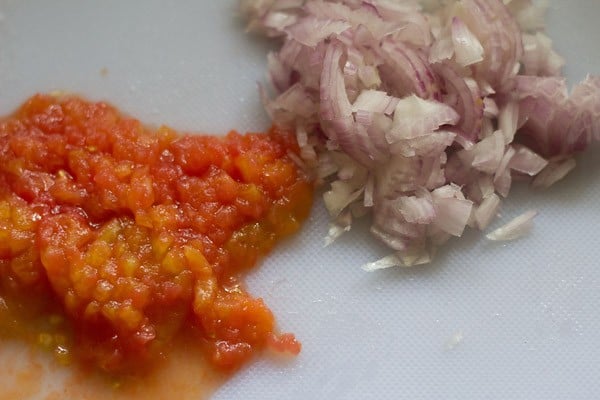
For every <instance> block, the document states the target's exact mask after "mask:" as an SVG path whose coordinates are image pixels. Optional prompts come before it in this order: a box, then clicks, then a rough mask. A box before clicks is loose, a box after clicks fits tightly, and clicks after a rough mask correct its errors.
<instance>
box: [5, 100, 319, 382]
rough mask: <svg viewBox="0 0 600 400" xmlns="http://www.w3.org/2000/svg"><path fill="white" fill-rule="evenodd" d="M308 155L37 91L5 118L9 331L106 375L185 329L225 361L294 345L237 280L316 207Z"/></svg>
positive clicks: (280, 139) (275, 138) (163, 347)
mask: <svg viewBox="0 0 600 400" xmlns="http://www.w3.org/2000/svg"><path fill="white" fill-rule="evenodd" d="M297 151H298V149H297V144H296V143H295V138H294V136H293V135H291V134H290V133H288V132H284V131H282V130H280V129H277V128H272V129H271V130H270V131H269V132H268V133H265V134H246V135H240V134H238V133H236V132H230V133H229V134H228V135H226V136H224V137H215V136H199V135H180V134H178V133H176V132H175V131H174V130H172V129H170V128H168V127H160V128H158V129H155V130H153V129H149V128H147V127H145V126H143V125H142V124H141V123H140V122H139V121H137V120H135V119H132V118H127V117H124V116H122V115H121V114H120V113H119V112H118V111H117V110H116V109H115V108H113V107H111V106H110V105H107V104H106V103H102V102H100V103H92V102H88V101H85V100H83V99H80V98H77V97H56V96H46V95H36V96H34V97H32V98H31V99H29V100H28V101H27V102H26V103H25V104H24V105H23V106H22V107H21V108H20V109H19V110H18V111H17V112H16V113H14V114H13V115H11V116H10V117H8V118H5V119H4V120H2V122H1V123H0V295H1V297H0V333H4V334H7V335H13V336H19V337H21V338H25V339H26V340H29V341H33V342H36V343H38V344H39V345H41V346H42V347H45V348H48V349H50V350H52V351H54V353H55V354H56V356H57V358H58V359H59V360H61V361H64V362H65V363H68V362H70V361H71V360H77V361H79V362H83V363H85V364H91V365H94V366H96V367H99V368H100V369H102V370H105V371H108V372H120V371H130V370H134V369H139V368H141V367H143V366H147V365H151V364H152V362H151V361H152V360H155V359H156V358H160V357H162V356H163V355H164V354H165V353H166V352H167V350H168V348H169V346H170V345H171V344H172V342H173V340H176V338H177V336H178V335H179V334H181V332H182V331H185V332H186V335H188V336H190V335H191V336H192V337H194V340H195V342H196V343H197V344H198V346H201V347H202V349H203V352H204V353H205V354H206V355H207V357H208V359H209V360H210V362H211V363H212V365H214V366H215V367H216V368H217V369H219V370H224V371H231V370H235V369H236V368H238V367H239V366H241V365H242V364H243V363H244V362H245V361H247V360H248V359H249V358H250V357H251V356H252V355H253V354H254V353H256V352H257V351H260V350H261V349H264V348H266V347H271V348H273V349H277V350H279V351H282V350H283V351H289V352H291V353H298V352H299V350H300V345H299V343H298V342H297V341H296V340H295V339H294V338H293V336H292V335H289V334H284V335H281V334H277V333H276V332H275V323H274V318H273V315H272V313H271V312H270V310H269V309H268V308H267V306H266V305H265V304H264V302H263V301H262V300H261V299H259V298H254V297H252V296H250V295H249V294H248V293H247V292H246V291H245V290H244V288H243V285H241V278H240V276H241V275H242V273H243V272H244V271H245V270H247V269H248V268H249V267H251V266H253V265H254V264H255V263H256V261H257V260H258V259H259V258H260V257H261V256H263V255H264V254H266V253H267V252H268V251H269V250H271V249H272V247H273V245H274V244H275V242H276V241H277V240H279V239H280V238H282V237H285V236H287V235H290V234H292V233H294V232H296V231H297V230H298V229H299V227H300V224H301V223H302V221H303V220H305V219H306V217H307V216H308V213H309V211H310V207H311V203H312V190H313V187H312V184H311V182H310V180H309V179H308V178H307V176H306V175H305V174H304V173H303V172H302V170H301V169H300V168H298V166H297V165H296V164H295V163H294V161H293V157H290V154H292V153H296V152H297Z"/></svg>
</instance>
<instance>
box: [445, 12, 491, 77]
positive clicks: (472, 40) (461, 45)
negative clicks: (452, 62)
mask: <svg viewBox="0 0 600 400" xmlns="http://www.w3.org/2000/svg"><path fill="white" fill-rule="evenodd" d="M451 25H452V43H453V44H454V56H455V57H456V62H457V63H459V64H460V65H462V66H463V67H466V66H468V65H471V64H475V63H478V62H480V61H483V47H482V46H481V43H479V40H477V37H476V36H475V35H474V34H473V32H471V31H470V30H469V28H468V27H467V26H466V25H465V23H464V22H463V21H462V20H461V19H460V18H458V17H454V18H452V23H451Z"/></svg>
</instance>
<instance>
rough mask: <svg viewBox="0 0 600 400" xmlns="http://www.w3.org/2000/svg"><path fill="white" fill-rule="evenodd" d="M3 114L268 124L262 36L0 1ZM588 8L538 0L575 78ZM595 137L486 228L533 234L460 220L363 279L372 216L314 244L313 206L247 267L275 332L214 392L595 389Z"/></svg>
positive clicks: (599, 159) (86, 7)
mask: <svg viewBox="0 0 600 400" xmlns="http://www.w3.org/2000/svg"><path fill="white" fill-rule="evenodd" d="M0 12H1V13H2V20H1V21H0V112H1V113H3V114H5V113H8V112H11V111H12V110H13V109H14V108H15V107H16V106H17V105H18V104H20V103H21V102H22V101H23V100H24V99H26V98H27V97H28V96H30V95H31V94H33V93H34V92H36V91H40V92H47V91H51V90H58V89H60V90H66V91H70V92H75V93H78V94H81V95H83V96H85V97H87V98H90V99H103V100H107V101H109V102H111V103H113V104H115V105H116V106H118V107H120V108H121V109H122V110H124V111H126V112H129V113H130V114H132V115H134V116H136V117H137V118H139V119H141V120H142V121H146V122H149V123H154V124H160V123H165V124H168V125H171V126H173V127H175V128H177V129H182V130H189V131H198V132H202V131H204V132H210V133H218V132H223V133H225V132H227V131H228V130H229V129H231V128H236V129H238V130H240V131H248V130H261V129H264V128H266V127H267V126H268V120H267V118H266V116H265V114H264V113H263V111H262V108H261V105H260V101H259V97H258V93H257V89H256V82H257V81H264V76H265V72H266V68H265V64H266V53H267V51H268V50H269V48H270V46H271V45H272V44H269V43H268V42H265V41H263V40H261V39H259V38H257V37H253V36H249V35H245V34H244V26H243V22H242V21H241V19H240V18H237V17H236V1H235V0H227V1H224V0H221V1H209V0H193V1H192V0H181V1H177V2H172V3H166V2H161V1H158V0H146V1H144V2H143V3H142V2H134V1H129V2H124V1H116V0H108V1H102V2H92V1H75V0H72V1H66V0H55V1H51V2H47V1H33V0H28V1H17V0H10V1H7V0H3V1H1V2H0ZM598 16H600V2H598V1H597V0H550V14H549V17H548V20H547V21H548V32H549V35H550V37H551V38H552V39H553V40H554V42H555V47H556V48H557V49H558V51H559V52H560V53H561V54H562V55H563V56H564V57H565V58H566V60H567V67H566V70H565V71H566V74H567V76H568V78H569V82H570V83H571V84H572V83H574V82H576V81H578V80H580V79H582V78H583V77H584V76H585V74H586V73H588V72H589V73H595V74H599V73H600V51H599V49H600V45H599V44H598V38H599V37H600V25H599V24H598V21H597V19H598ZM599 152H600V146H598V145H596V146H594V147H593V148H591V149H589V151H588V152H587V153H586V154H584V155H583V156H582V157H580V158H579V159H578V166H577V168H576V170H575V171H574V172H573V173H572V174H571V175H569V176H568V177H567V179H565V180H564V181H563V182H561V183H559V184H557V185H555V186H554V187H552V188H551V189H550V190H547V191H543V192H539V191H532V190H530V189H529V188H527V187H525V186H524V185H516V186H515V187H514V188H513V190H512V193H511V195H510V196H509V198H508V200H507V201H506V202H504V205H503V208H502V218H501V219H499V220H496V221H495V222H494V224H493V225H492V226H491V229H493V228H495V227H498V226H500V225H502V224H503V223H505V222H507V221H509V220H510V219H511V218H512V217H513V216H515V215H517V214H520V213H522V212H524V211H527V210H529V209H537V210H539V215H538V216H537V217H536V219H535V222H534V224H535V227H534V229H533V231H532V233H531V234H530V235H529V236H527V237H525V238H523V239H521V240H518V241H515V242H510V243H506V244H498V243H490V242H488V241H486V239H485V238H484V236H483V235H482V234H481V233H479V232H476V231H472V230H469V231H467V232H466V233H465V235H464V236H463V237H462V238H460V239H454V240H452V241H451V242H450V243H449V244H448V245H447V246H446V247H445V248H444V249H442V251H441V252H440V254H439V256H438V257H437V259H436V260H435V262H434V263H433V264H431V265H429V266H426V267H420V268H415V269H410V270H402V269H395V270H388V271H382V272H378V273H366V272H364V271H362V270H361V269H360V268H359V267H360V265H361V264H363V263H365V262H368V261H372V260H375V259H377V258H379V257H381V256H384V255H386V254H387V251H386V250H385V248H383V247H382V246H381V245H379V244H378V243H376V242H375V241H374V240H373V239H371V238H370V236H369V235H368V234H367V225H366V224H364V223H363V224H358V225H356V226H355V227H354V228H353V231H352V232H350V233H349V234H347V235H346V236H344V237H343V238H342V239H340V240H339V241H338V242H336V243H334V244H333V245H332V246H330V247H327V248H323V246H322V243H323V237H324V235H325V234H326V231H327V216H326V213H325V211H324V208H323V206H322V204H321V202H320V199H317V201H316V204H315V206H314V210H313V213H312V216H311V217H310V220H309V221H308V223H307V224H306V226H305V227H304V229H303V230H302V232H301V233H300V234H299V235H297V236H296V237H294V238H293V239H292V240H289V241H287V242H286V243H283V244H282V245H280V246H279V247H278V248H277V249H276V251H275V252H274V253H273V254H272V255H271V256H270V257H268V258H267V259H265V260H264V262H263V263H262V265H261V267H260V268H259V269H258V270H257V271H256V272H254V273H253V274H252V275H251V276H250V277H249V286H250V289H251V291H252V292H253V293H254V294H256V295H258V296H263V297H264V299H265V301H266V302H267V303H268V304H269V306H270V307H271V308H272V310H273V311H274V313H275V314H276V316H277V318H278V321H279V326H280V327H281V329H282V330H284V331H291V332H294V333H295V334H296V335H297V337H298V338H299V339H300V340H301V341H302V342H303V351H302V353H301V355H300V356H299V357H298V358H297V359H294V360H291V361H288V362H284V363H281V362H275V361H273V360H267V359H261V360H258V361H257V362H255V363H253V364H252V365H250V366H249V367H248V368H246V369H244V370H243V371H241V372H240V373H239V374H237V375H236V376H234V377H233V378H232V379H231V380H230V381H229V382H228V383H226V384H225V385H224V386H223V387H221V388H220V389H219V390H218V392H217V393H216V394H215V395H214V400H226V399H241V398H243V399H245V400H252V399H261V400H263V399H281V398H285V399H405V398H406V399H421V398H423V399H440V398H444V399H470V398H486V399H507V398H510V399H519V398H522V399H542V398H544V399H559V398H570V399H589V398H595V397H597V396H599V395H600V379H598V373H599V372H600V346H598V342H599V340H600V268H599V264H600V263H599V262H598V259H599V258H600V238H599V233H600V228H599V225H600V203H599V200H598V199H599V198H600V156H599V154H600V153H599Z"/></svg>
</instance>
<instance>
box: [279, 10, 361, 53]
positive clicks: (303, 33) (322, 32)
mask: <svg viewBox="0 0 600 400" xmlns="http://www.w3.org/2000/svg"><path fill="white" fill-rule="evenodd" d="M351 26H352V25H351V24H349V23H348V22H344V21H332V20H322V19H319V18H317V17H314V16H312V15H311V16H308V17H306V18H303V19H302V20H300V21H298V22H297V23H295V24H293V25H291V26H289V27H287V28H286V32H287V33H288V35H289V36H290V37H291V38H292V39H294V40H296V41H298V42H300V43H302V44H303V45H305V46H309V47H315V46H316V45H317V44H318V43H319V42H321V41H323V40H325V39H327V38H329V37H330V36H331V35H333V34H340V33H342V32H344V31H345V30H346V29H348V28H350V27H351Z"/></svg>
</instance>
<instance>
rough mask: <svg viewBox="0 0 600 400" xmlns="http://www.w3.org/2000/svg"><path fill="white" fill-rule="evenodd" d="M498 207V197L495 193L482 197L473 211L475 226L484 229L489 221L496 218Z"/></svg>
mask: <svg viewBox="0 0 600 400" xmlns="http://www.w3.org/2000/svg"><path fill="white" fill-rule="evenodd" d="M498 208H500V197H498V195H496V194H495V193H492V194H490V195H489V196H487V197H486V198H485V199H483V201H482V202H481V204H480V205H479V207H477V209H476V210H475V212H474V218H475V222H476V223H477V228H478V229H479V230H484V229H486V228H487V227H488V225H489V224H490V222H492V220H493V219H494V218H496V215H497V214H498Z"/></svg>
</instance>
